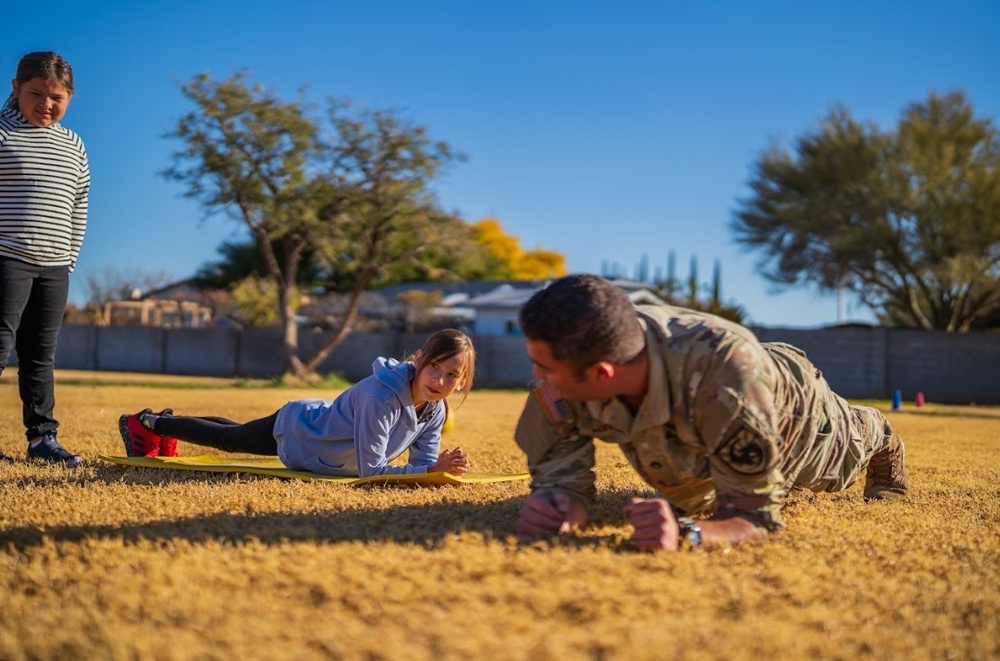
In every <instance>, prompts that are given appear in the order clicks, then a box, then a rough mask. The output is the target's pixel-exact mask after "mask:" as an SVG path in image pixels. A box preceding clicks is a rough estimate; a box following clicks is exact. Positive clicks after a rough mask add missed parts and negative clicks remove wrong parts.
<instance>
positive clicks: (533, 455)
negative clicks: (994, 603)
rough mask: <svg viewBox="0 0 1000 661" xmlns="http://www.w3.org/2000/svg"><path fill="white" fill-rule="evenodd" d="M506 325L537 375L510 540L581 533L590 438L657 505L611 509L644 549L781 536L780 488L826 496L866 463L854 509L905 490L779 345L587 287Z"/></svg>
mask: <svg viewBox="0 0 1000 661" xmlns="http://www.w3.org/2000/svg"><path fill="white" fill-rule="evenodd" d="M520 320H521V328H522V330H523V332H524V335H525V339H526V344H527V350H528V355H529V356H530V357H531V360H532V362H533V364H534V373H535V376H536V377H537V378H538V379H539V381H538V382H537V383H536V384H533V389H532V396H531V397H529V398H528V401H527V403H526V405H525V408H524V411H523V413H522V414H521V418H520V420H519V421H518V425H517V430H516V433H515V438H516V440H517V443H518V445H519V446H520V447H521V449H522V450H523V451H524V452H525V454H526V455H527V460H528V467H529V469H530V471H531V475H532V484H531V488H532V494H531V496H529V497H528V499H527V501H526V502H525V505H524V507H523V508H522V510H521V513H520V517H519V520H518V533H519V534H520V535H521V536H522V537H525V538H529V539H530V538H537V537H542V536H546V535H550V534H554V533H563V532H568V531H571V530H573V529H575V528H576V527H577V526H579V525H580V524H582V523H583V522H585V520H586V512H587V508H588V507H589V505H590V504H591V502H592V500H593V498H594V493H595V489H594V472H593V468H594V444H593V441H594V439H600V440H603V441H606V442H610V443H616V444H618V445H619V446H620V447H621V448H622V451H623V452H624V453H625V456H626V457H627V458H628V460H629V462H630V463H631V464H632V466H633V467H634V468H635V469H636V471H638V472H639V474H640V475H642V477H643V479H645V480H646V482H648V483H649V485H650V486H652V487H653V488H654V489H656V491H658V492H659V493H660V494H661V495H662V496H663V497H662V498H653V499H639V498H636V499H633V500H632V502H631V503H630V504H629V505H628V506H627V507H626V513H627V515H628V517H629V519H630V521H631V523H632V524H633V526H634V527H635V532H634V534H633V538H632V539H633V542H634V543H635V544H636V546H638V547H639V548H640V549H644V550H655V549H667V550H674V549H677V548H678V547H679V545H681V543H683V542H685V540H686V541H687V542H689V543H691V544H693V545H698V544H701V543H705V544H712V543H723V544H725V543H735V542H739V541H744V540H762V539H763V538H764V537H766V536H767V535H768V534H769V533H771V532H774V531H777V530H779V529H780V528H781V527H782V520H781V514H780V507H781V504H782V501H783V500H784V498H785V496H786V495H787V494H788V492H789V490H791V489H792V488H796V487H797V488H804V489H809V490H811V491H840V490H842V489H845V488H847V487H848V486H850V485H851V484H853V483H854V482H855V480H857V479H858V477H859V476H860V475H861V473H862V471H864V470H865V468H866V467H867V479H866V483H865V488H864V496H865V498H866V499H869V500H893V499H899V498H903V497H905V496H906V494H907V492H908V483H907V476H906V469H905V464H904V459H905V452H904V447H903V442H902V439H900V437H899V435H898V434H896V433H894V432H893V430H892V427H891V426H890V425H889V423H888V421H887V420H886V419H885V417H884V416H883V415H882V413H881V412H879V411H878V410H876V409H873V408H869V407H863V406H852V405H850V404H848V403H847V402H846V401H845V400H844V399H843V398H841V397H839V396H838V395H836V394H835V393H834V392H833V391H831V390H830V387H829V385H828V384H827V382H826V380H825V379H824V378H823V376H822V375H821V374H820V371H819V370H818V369H816V367H815V366H814V365H812V363H810V362H809V361H808V360H807V358H806V356H805V354H804V353H803V352H802V351H800V350H798V349H796V348H795V347H792V346H790V345H787V344H780V343H761V342H759V341H758V340H757V338H756V337H755V336H754V335H753V333H751V332H750V331H749V330H748V329H746V328H744V327H743V326H740V325H738V324H735V323H732V322H729V321H726V320H724V319H721V318H719V317H716V316H713V315H710V314H706V313H701V312H696V311H693V310H686V309H683V308H677V307H644V308H642V309H641V310H637V309H636V308H635V307H634V306H633V305H632V303H631V302H630V301H629V299H628V297H627V296H626V295H625V293H624V292H623V291H622V290H621V289H620V288H619V287H617V286H615V285H613V284H611V283H609V282H608V281H606V280H604V279H602V278H598V277H596V276H589V275H575V276H568V277H566V278H562V279H560V280H557V281H555V282H554V283H553V284H551V285H550V286H549V287H547V288H546V289H544V290H542V291H540V292H538V293H537V294H535V296H533V297H532V299H531V300H530V301H529V302H528V303H527V304H526V305H525V307H524V308H523V309H522V311H521V318H520ZM690 517H708V518H703V519H702V520H700V521H695V520H694V519H692V518H690Z"/></svg>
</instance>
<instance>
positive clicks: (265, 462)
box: [98, 454, 530, 485]
mask: <svg viewBox="0 0 1000 661" xmlns="http://www.w3.org/2000/svg"><path fill="white" fill-rule="evenodd" d="M98 456H99V457H100V458H101V459H103V460H105V461H110V462H112V463H115V464H122V465H124V466H140V467H142V468H171V469H174V470H186V471H207V472H209V473H255V474H257V475H271V476H273V477H285V478H289V479H295V480H331V481H334V482H343V483H345V484H421V485H440V484H472V483H479V482H513V481H517V480H527V479H528V478H529V477H530V475H529V474H528V473H512V474H502V473H466V474H465V475H462V476H458V475H452V474H451V473H441V472H437V473H418V474H414V475H373V476H372V477H338V476H336V475H323V474H321V473H313V472H310V471H297V470H292V469H290V468H286V467H285V465H284V464H283V463H281V459H278V458H277V457H252V458H250V459H242V458H234V457H223V456H218V455H210V454H202V455H198V456H196V457H111V456H108V455H104V454H102V455H98Z"/></svg>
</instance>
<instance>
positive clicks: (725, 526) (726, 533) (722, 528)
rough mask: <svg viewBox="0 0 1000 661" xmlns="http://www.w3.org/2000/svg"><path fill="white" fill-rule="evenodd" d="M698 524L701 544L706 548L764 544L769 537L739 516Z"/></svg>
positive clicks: (712, 519)
mask: <svg viewBox="0 0 1000 661" xmlns="http://www.w3.org/2000/svg"><path fill="white" fill-rule="evenodd" d="M698 523H699V524H700V525H701V543H702V544H703V545H706V546H708V545H720V546H723V545H727V544H738V543H740V542H762V541H764V539H765V538H766V537H767V533H766V532H765V531H764V530H762V529H761V528H758V527H757V526H755V525H754V524H752V523H750V522H749V521H747V520H746V519H744V518H742V517H739V516H732V515H726V516H724V517H720V518H715V517H712V518H710V519H705V520H703V521H699V522H698Z"/></svg>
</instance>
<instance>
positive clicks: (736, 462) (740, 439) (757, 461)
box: [719, 427, 774, 475]
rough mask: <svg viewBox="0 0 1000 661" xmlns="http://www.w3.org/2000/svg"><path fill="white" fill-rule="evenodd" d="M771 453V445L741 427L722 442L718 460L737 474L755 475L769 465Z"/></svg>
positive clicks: (756, 434)
mask: <svg viewBox="0 0 1000 661" xmlns="http://www.w3.org/2000/svg"><path fill="white" fill-rule="evenodd" d="M773 452H774V449H773V447H772V444H771V443H769V442H768V441H766V440H765V439H763V438H761V437H760V435H759V434H758V433H756V432H755V431H753V430H751V429H747V428H746V427H743V428H742V429H740V430H739V431H737V432H736V433H735V434H733V435H732V436H730V437H729V438H728V439H726V440H725V441H724V442H723V445H722V447H720V448H719V458H720V459H722V461H724V462H725V463H726V464H727V465H728V466H729V467H730V468H732V469H733V470H734V471H736V472H737V473H742V474H744V475H756V474H757V473H763V472H764V471H766V470H767V469H768V467H769V466H770V465H771V461H772V455H773Z"/></svg>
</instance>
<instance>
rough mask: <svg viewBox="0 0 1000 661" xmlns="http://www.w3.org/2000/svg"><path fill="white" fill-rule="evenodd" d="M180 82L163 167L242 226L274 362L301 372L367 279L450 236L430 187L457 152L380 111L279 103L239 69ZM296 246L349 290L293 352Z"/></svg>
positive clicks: (314, 360) (343, 332) (323, 351)
mask: <svg viewBox="0 0 1000 661" xmlns="http://www.w3.org/2000/svg"><path fill="white" fill-rule="evenodd" d="M181 91H182V93H183V94H184V96H185V97H186V98H187V99H188V100H189V101H190V102H192V103H193V104H194V106H195V108H194V110H192V111H191V112H189V113H187V114H186V115H184V116H183V117H182V118H181V119H180V120H179V121H178V123H177V125H176V127H175V129H174V130H173V131H172V132H171V133H169V134H168V137H171V138H174V139H176V140H178V141H179V142H180V143H181V145H182V146H181V148H180V149H179V150H177V151H175V152H174V155H173V164H172V166H171V167H170V168H168V169H167V170H166V171H165V172H164V175H165V176H166V177H167V178H169V179H172V180H175V181H178V182H181V183H183V184H184V185H185V186H186V191H185V194H186V195H187V196H188V197H191V198H193V199H196V200H198V201H199V202H200V203H201V205H202V208H203V209H204V211H205V213H206V216H207V217H208V216H212V215H216V214H224V215H227V216H229V217H231V218H234V219H236V220H238V221H240V222H242V223H244V224H245V225H246V227H247V229H248V230H249V233H250V235H251V236H252V237H253V240H254V241H255V243H256V245H257V248H258V250H259V253H260V257H261V258H262V259H263V263H264V266H265V269H266V273H264V274H262V275H263V276H264V277H266V278H268V279H269V280H270V281H271V282H272V283H273V284H274V290H275V291H274V295H275V297H276V301H277V303H276V305H277V310H278V318H279V319H280V323H281V325H282V327H283V330H284V332H283V339H282V343H283V350H284V357H285V361H284V362H285V371H286V372H288V373H291V374H294V375H296V376H300V377H305V376H308V375H309V374H311V373H312V372H314V371H315V369H316V367H317V366H318V365H319V364H320V363H321V362H322V361H323V360H324V359H325V358H326V357H327V356H328V355H329V354H330V352H331V351H333V349H334V348H336V346H337V345H338V344H340V342H342V341H343V339H344V338H345V337H346V336H347V335H348V334H349V333H350V330H351V326H352V323H353V322H354V320H355V319H356V316H357V309H358V304H359V302H360V297H361V294H362V293H363V292H364V290H365V289H366V288H367V287H368V286H369V285H370V284H371V283H372V282H373V281H375V280H376V279H377V278H378V277H380V276H382V275H383V274H385V273H386V272H387V271H388V270H389V269H390V268H392V267H393V266H394V265H397V264H409V265H412V264H418V263H420V258H421V255H423V254H425V253H428V252H429V251H431V249H432V248H431V247H432V246H433V247H436V248H437V249H438V250H447V249H448V245H449V244H450V243H453V242H454V237H453V236H450V235H449V234H448V231H447V230H448V228H451V227H453V226H454V222H455V220H454V219H453V218H451V217H450V216H448V215H447V214H445V213H443V212H441V211H440V210H439V209H438V208H437V205H436V204H435V200H434V197H433V195H432V193H431V191H430V184H431V182H432V181H433V180H434V178H435V177H436V176H437V175H438V174H439V172H440V170H441V168H442V167H444V166H445V165H447V164H449V163H450V162H452V161H454V160H456V159H459V158H460V155H458V154H455V153H453V151H452V150H451V148H450V147H449V146H448V145H447V144H446V143H444V142H439V141H434V140H431V139H430V138H429V137H428V136H427V133H426V130H425V129H424V128H423V127H420V126H414V125H411V124H409V123H407V122H404V121H402V120H401V119H400V118H398V117H396V116H395V115H394V114H393V113H391V112H388V111H374V112H358V113H354V112H352V111H351V108H350V105H349V104H348V103H346V102H342V101H337V100H331V101H330V102H329V106H328V111H327V113H326V115H325V117H323V118H321V119H317V118H315V117H313V116H312V115H311V110H312V107H311V106H310V105H308V104H307V103H306V101H305V98H304V93H300V95H299V98H298V99H296V100H294V101H284V100H282V99H280V98H279V97H278V96H277V95H276V94H275V93H274V92H273V91H271V90H268V89H265V88H264V87H262V86H261V85H259V84H250V83H249V81H248V80H247V78H246V76H245V74H242V73H237V74H234V75H232V76H230V77H229V78H227V79H225V80H214V79H212V78H211V77H209V76H208V75H204V74H203V75H199V76H196V77H195V78H194V79H192V80H191V81H190V82H188V83H186V84H184V85H183V86H182V87H181ZM306 255H310V256H311V257H314V258H315V263H316V264H317V265H318V269H319V270H321V271H323V272H324V277H325V278H326V279H327V281H328V282H330V283H332V284H333V285H334V286H335V287H337V288H340V290H341V291H347V292H348V305H347V308H346V311H345V313H344V316H343V318H342V319H341V320H340V321H341V323H340V325H339V327H337V328H336V329H334V333H333V334H332V337H331V339H330V340H329V341H328V342H327V343H326V344H325V345H324V346H322V347H321V348H320V349H319V350H318V351H317V353H316V354H315V355H313V356H311V357H309V358H307V359H305V360H303V359H301V358H300V357H299V355H298V354H299V347H298V326H297V322H296V318H295V310H296V308H297V307H298V304H299V300H298V294H297V292H298V288H297V284H298V282H299V280H300V275H301V272H300V270H301V268H302V266H303V261H304V259H305V257H306Z"/></svg>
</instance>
